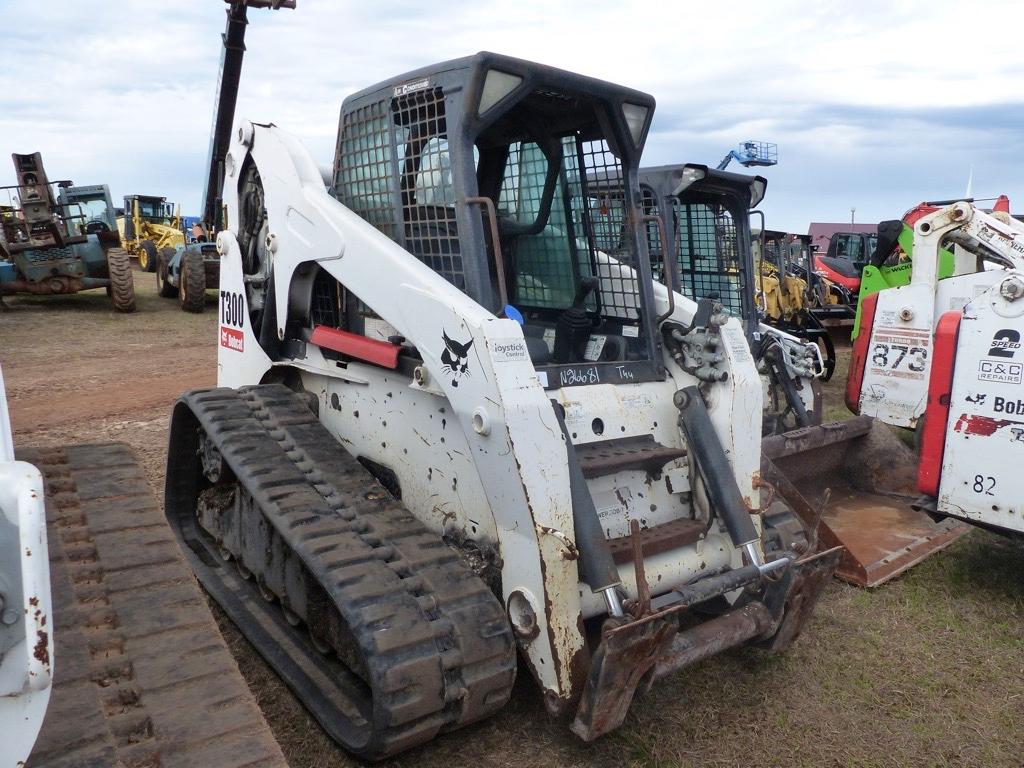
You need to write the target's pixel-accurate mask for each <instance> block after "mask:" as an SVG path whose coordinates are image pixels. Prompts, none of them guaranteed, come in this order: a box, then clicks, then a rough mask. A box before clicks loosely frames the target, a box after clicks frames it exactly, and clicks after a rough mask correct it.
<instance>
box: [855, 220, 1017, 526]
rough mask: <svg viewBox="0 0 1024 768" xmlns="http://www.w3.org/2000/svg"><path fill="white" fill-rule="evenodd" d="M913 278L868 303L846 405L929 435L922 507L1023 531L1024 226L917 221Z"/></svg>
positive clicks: (924, 438) (924, 440)
mask: <svg viewBox="0 0 1024 768" xmlns="http://www.w3.org/2000/svg"><path fill="white" fill-rule="evenodd" d="M942 247H953V252H954V260H955V266H954V274H953V276H951V277H948V278H945V279H941V280H940V279H939V276H938V261H939V250H940V248H942ZM911 269H912V274H911V282H910V284H909V285H905V286H900V287H897V288H889V289H886V290H883V291H880V292H878V293H877V294H874V295H872V296H870V297H868V298H866V299H865V306H864V309H863V313H862V321H861V332H860V336H859V337H858V338H857V341H856V343H855V345H854V352H853V358H852V360H851V364H850V378H849V379H848V381H847V393H846V396H847V404H848V405H849V406H850V408H851V409H858V410H859V411H860V412H861V413H862V414H866V415H870V416H873V417H875V418H877V419H879V420H881V421H884V422H886V423H889V424H894V425H898V426H905V427H911V428H916V429H918V430H920V432H921V453H920V459H919V464H918V468H917V469H918V478H917V479H918V489H919V490H920V491H921V492H922V493H923V494H925V498H924V499H923V500H922V501H921V502H920V506H921V508H923V509H925V510H927V511H929V512H930V513H931V514H933V515H935V516H936V517H940V518H942V517H949V518H955V519H961V520H965V521H967V522H969V523H973V524H975V525H978V526H981V527H984V528H991V529H994V530H999V531H1004V532H1014V533H1018V534H1019V533H1024V520H1022V513H1024V507H1022V505H1021V500H1022V499H1024V478H1022V475H1021V472H1020V467H1021V461H1022V460H1024V349H1022V344H1021V336H1022V334H1024V226H1022V225H1021V224H1020V222H1018V221H1016V220H1015V219H1012V218H1010V217H1009V216H1006V215H1002V216H1000V215H998V214H995V215H993V214H987V213H985V212H983V211H980V210H978V209H977V208H976V207H974V206H973V205H972V204H971V203H969V202H958V203H955V204H952V205H949V206H946V207H945V208H943V209H941V210H939V211H936V212H934V213H932V214H929V215H928V216H925V217H923V218H921V219H919V220H918V221H917V222H916V224H915V226H914V249H913V255H912V266H911Z"/></svg>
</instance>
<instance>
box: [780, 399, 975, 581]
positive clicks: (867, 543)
mask: <svg viewBox="0 0 1024 768" xmlns="http://www.w3.org/2000/svg"><path fill="white" fill-rule="evenodd" d="M761 456H762V465H761V476H762V478H763V479H764V480H766V481H767V482H768V483H769V484H770V485H771V486H772V487H774V488H775V491H776V493H777V494H779V495H780V496H781V497H782V498H783V499H785V501H786V502H787V503H788V504H789V505H790V506H791V507H792V508H793V510H794V511H795V512H796V514H797V515H799V516H800V518H801V519H802V520H803V521H804V522H805V523H806V524H807V525H809V526H811V527H812V528H813V527H814V526H817V530H818V533H817V537H818V541H817V544H818V546H819V547H825V548H829V547H835V546H841V547H843V548H844V549H845V553H844V555H843V557H842V560H841V561H840V563H839V567H838V568H837V569H836V576H838V577H839V578H841V579H843V580H844V581H848V582H850V583H851V584H856V585H858V586H861V587H875V586H878V585H879V584H882V583H884V582H886V581H888V580H889V579H891V578H893V577H894V576H897V575H899V574H901V573H903V572H904V571H905V570H907V569H908V568H910V567H911V566H914V565H916V564H917V563H919V562H921V561H922V560H924V559H925V558H926V557H928V556H929V555H931V554H934V553H935V552H938V551H939V550H941V549H944V548H945V547H948V546H949V545H950V544H952V543H953V542H954V541H956V540H957V539H958V538H960V537H961V536H963V535H964V534H965V533H967V532H968V531H969V530H970V527H969V526H967V525H964V524H963V523H961V522H959V521H955V520H951V519H946V520H942V521H940V522H936V521H934V520H933V519H932V518H931V517H929V516H928V514H926V513H925V512H921V511H917V510H915V509H914V508H913V506H912V505H913V504H914V502H915V501H916V500H917V499H918V498H919V496H920V494H919V493H918V492H917V487H916V477H917V460H916V457H915V456H914V453H913V451H911V450H910V449H909V448H908V447H907V446H906V445H904V444H903V442H901V441H900V439H899V438H898V437H896V435H894V434H893V433H892V431H891V430H890V429H889V428H888V427H887V426H886V425H884V424H882V423H880V422H876V421H875V420H874V419H872V418H869V417H867V416H858V417H856V418H853V419H851V420H849V421H841V422H834V423H831V424H823V425H821V426H817V427H805V428H803V429H797V430H793V431H792V432H787V433H785V434H782V435H773V436H771V437H766V438H765V439H764V440H763V441H762V443H761Z"/></svg>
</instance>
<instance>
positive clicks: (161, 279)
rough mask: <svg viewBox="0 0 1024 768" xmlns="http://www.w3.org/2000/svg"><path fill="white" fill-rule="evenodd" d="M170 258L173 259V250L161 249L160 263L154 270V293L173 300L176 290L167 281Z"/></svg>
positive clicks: (176, 293)
mask: <svg viewBox="0 0 1024 768" xmlns="http://www.w3.org/2000/svg"><path fill="white" fill-rule="evenodd" d="M172 258H174V249H173V248H163V249H161V251H160V263H159V265H158V266H157V268H156V292H157V293H158V294H160V295H161V296H162V297H163V298H165V299H173V298H174V297H175V296H177V295H178V288H177V287H176V286H174V285H172V284H171V283H169V282H168V281H167V275H168V272H169V271H170V264H171V259H172Z"/></svg>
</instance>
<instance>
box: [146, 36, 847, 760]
mask: <svg viewBox="0 0 1024 768" xmlns="http://www.w3.org/2000/svg"><path fill="white" fill-rule="evenodd" d="M653 108H654V100H653V98H651V97H650V96H648V95H646V94H643V93H640V92H637V91H633V90H630V89H627V88H623V87H620V86H615V85H612V84H609V83H605V82H601V81H597V80H593V79H590V78H586V77H583V76H580V75H575V74H572V73H569V72H564V71H560V70H556V69H552V68H549V67H544V66H540V65H537V64H532V63H530V62H525V61H521V60H517V59H512V58H508V57H504V56H499V55H495V54H490V53H481V54H477V55H475V56H472V57H469V58H465V59H460V60H456V61H451V62H446V63H444V64H440V65H436V66H433V67H429V68H425V69H422V70H419V71H416V72H413V73H410V74H408V75H405V76H403V77H400V78H396V79H394V80H392V81H388V82H385V83H382V84H380V85H378V86H375V87H373V88H370V89H368V90H366V91H363V92H361V93H359V94H356V95H355V96H352V97H350V98H348V99H347V100H346V101H345V103H344V104H343V106H342V111H341V126H340V130H339V135H338V142H337V152H336V156H335V162H334V168H333V171H332V173H331V177H330V178H329V179H328V180H327V183H329V184H330V187H331V188H330V191H328V190H327V189H325V178H324V176H323V175H321V171H320V170H319V168H318V166H317V165H316V163H315V162H314V161H313V159H312V158H311V157H310V155H309V153H308V152H307V151H306V149H305V148H304V147H303V146H302V145H301V144H300V143H299V142H298V141H297V140H296V139H294V138H292V137H291V136H289V135H288V134H287V133H286V132H284V131H282V130H280V129H279V128H277V127H275V126H273V125H269V124H254V123H250V122H244V121H243V122H241V124H240V125H239V126H238V128H237V131H236V134H235V136H234V139H233V141H232V143H231V146H230V149H229V152H228V154H227V158H226V162H225V169H226V176H225V185H224V200H225V203H226V206H227V209H228V217H227V220H228V221H230V222H231V228H230V230H227V231H224V232H222V233H220V235H219V236H218V240H217V245H218V249H219V251H220V253H221V265H222V266H221V292H220V296H221V299H220V323H219V350H218V351H219V357H218V383H219V385H220V388H218V389H212V390H203V391H193V392H188V393H186V394H185V395H183V397H182V399H181V400H180V401H179V403H178V404H177V405H176V407H175V410H174V412H173V415H172V422H171V436H170V450H169V457H168V469H167V487H166V511H167V515H168V518H169V520H170V521H171V524H172V526H173V527H174V528H175V530H176V531H177V533H178V535H179V537H180V540H181V542H182V544H183V549H184V550H185V551H186V554H187V555H188V556H189V558H190V560H191V562H192V565H193V567H194V569H195V570H196V572H197V574H198V576H199V578H200V580H201V581H202V582H203V584H204V586H205V587H206V589H207V590H208V591H209V592H210V593H211V595H212V596H213V597H214V598H215V599H216V600H217V601H218V602H219V603H220V604H221V605H222V606H223V607H224V609H225V610H226V611H227V613H228V614H229V615H230V616H231V617H232V619H233V620H234V621H235V622H236V623H237V624H238V625H239V626H240V627H241V629H242V631H243V632H244V633H245V635H246V636H247V637H248V638H249V640H250V641H251V642H252V643H253V644H254V645H255V646H256V647H257V649H259V650H260V652H261V653H262V654H263V655H264V656H265V657H266V658H267V660H268V661H269V662H270V663H271V664H272V665H273V666H274V668H275V669H276V670H277V672H278V673H279V674H280V675H281V676H282V678H283V679H284V680H285V681H286V682H287V683H288V685H290V686H291V687H292V688H293V689H294V690H295V691H296V693H297V695H298V696H299V698H300V699H301V700H302V701H303V702H304V703H305V704H306V706H307V707H309V709H310V710H311V711H312V713H313V714H314V716H315V717H316V718H317V719H318V721H319V722H320V723H321V725H322V726H323V727H324V728H325V729H326V730H327V732H328V733H329V734H330V735H331V736H332V737H333V738H335V739H336V740H337V741H338V742H340V743H341V744H342V745H344V746H345V747H346V748H347V749H349V750H351V751H352V752H354V753H356V754H358V755H360V756H363V757H366V758H371V759H379V758H382V757H384V756H387V755H389V754H393V753H395V752H398V751H400V750H402V749H406V748H408V747H411V746H414V745H416V744H419V743H422V742H424V741H427V740H429V739H431V738H433V737H434V736H435V735H437V734H439V733H442V732H445V731H448V730H452V729H455V728H458V727H460V726H462V725H465V724H467V723H469V722H472V721H474V720H478V719H480V718H483V717H486V716H487V715H489V714H491V713H493V712H495V711H496V710H498V709H499V708H500V707H502V706H503V705H504V704H505V702H506V701H507V700H508V698H509V695H510V693H511V688H512V683H513V679H514V675H515V670H516V652H517V650H518V653H519V655H520V656H521V657H522V659H523V660H524V661H525V664H526V666H527V667H528V668H529V670H530V673H531V675H532V677H533V678H534V679H535V680H536V682H537V684H538V685H539V686H540V687H541V689H542V690H543V693H544V701H545V704H546V707H547V709H548V710H549V711H550V712H551V713H552V714H555V715H558V714H562V713H573V712H574V713H575V720H574V723H573V726H572V728H573V731H574V732H575V733H577V734H578V735H579V736H580V737H582V738H584V739H587V740H590V739H594V738H597V737H598V736H600V735H602V734H604V733H606V732H608V731H610V730H613V729H614V728H616V727H618V726H619V725H620V724H621V723H622V721H623V719H624V717H625V715H626V712H627V710H628V708H629V705H630V702H631V700H632V698H633V695H634V692H635V691H637V690H638V689H640V688H643V687H644V686H646V685H647V684H648V683H649V682H650V681H651V680H653V679H654V678H658V677H661V676H663V675H665V674H668V673H669V672H671V671H673V670H676V669H679V668H681V667H683V666H685V665H688V664H691V663H694V662H697V661H699V660H701V659H703V658H706V657H708V656H710V655H713V654H715V653H718V652H720V651H722V650H724V649H726V648H729V647H732V646H735V645H738V644H741V643H747V642H753V643H756V644H759V645H761V646H764V647H766V648H768V649H770V650H781V649H783V648H785V647H786V646H788V645H789V643H791V642H792V640H793V639H794V638H795V637H796V635H797V634H798V632H799V631H800V629H801V627H802V625H803V624H804V621H805V620H806V618H807V616H808V615H809V614H810V613H811V612H812V611H813V608H814V605H815V603H816V600H817V597H818V595H819V593H820V591H821V589H822V588H823V585H824V584H825V583H826V582H827V581H828V579H829V578H830V576H831V575H832V573H833V571H834V569H835V565H836V562H837V560H838V557H839V554H840V553H839V552H838V550H835V549H832V550H828V551H826V552H823V553H818V554H812V553H810V552H807V551H806V550H807V549H808V542H807V540H806V537H805V535H804V533H803V531H802V529H801V527H800V525H799V523H797V521H796V519H795V518H794V517H793V516H792V515H788V514H786V513H785V512H784V511H783V512H782V513H778V512H779V511H778V507H777V505H775V506H773V507H772V509H771V510H770V511H769V513H768V514H765V515H764V516H763V517H762V515H761V514H760V513H761V512H762V510H761V501H760V488H759V487H758V486H759V470H760V461H761V454H760V442H761V415H762V390H761V381H760V378H759V375H758V371H757V367H756V365H755V362H754V359H753V357H752V356H751V353H750V350H749V347H748V345H747V340H746V338H745V336H744V331H743V327H742V326H741V324H740V322H739V321H738V320H736V319H732V318H729V317H728V316H727V315H725V314H723V313H721V312H717V311H714V310H715V307H714V306H713V304H712V302H711V301H709V300H704V301H702V302H694V301H692V300H690V299H688V298H686V297H684V296H683V295H681V294H679V293H677V292H674V291H670V290H668V289H666V287H665V286H664V285H661V284H659V283H657V282H656V281H655V280H653V279H652V277H651V272H650V261H649V259H648V256H647V252H646V246H645V242H644V239H643V236H642V234H641V231H640V230H641V228H642V226H643V225H642V224H641V221H642V213H641V207H640V205H639V201H638V200H637V199H636V193H635V192H634V190H635V189H637V188H638V185H637V183H636V173H637V167H638V162H639V158H640V153H641V150H642V148H643V143H644V139H645V137H646V134H647V130H648V127H649V125H650V120H651V116H652V113H653ZM612 175H617V176H618V178H624V179H626V180H627V182H628V183H626V184H625V185H619V187H618V190H619V191H618V192H617V193H616V194H617V195H618V197H617V199H615V200H609V199H608V197H607V193H606V192H607V191H605V194H599V193H598V192H597V191H595V190H593V189H591V188H590V184H591V180H592V179H594V178H600V177H602V176H604V177H605V178H608V177H610V176H612ZM613 206H618V207H619V208H620V209H621V210H623V211H625V212H626V215H625V221H626V227H625V229H624V231H623V236H622V237H621V238H620V239H619V240H618V241H617V242H616V243H614V247H612V246H611V245H607V244H605V245H604V247H598V244H597V243H598V238H597V232H598V227H599V226H600V224H601V216H602V215H603V213H604V212H605V211H607V210H608V208H609V207H613ZM698 606H699V607H700V609H701V610H700V611H692V610H691V609H693V608H695V607H698ZM684 614H685V615H686V617H687V622H686V623H685V624H684V623H681V617H682V616H683V615H684Z"/></svg>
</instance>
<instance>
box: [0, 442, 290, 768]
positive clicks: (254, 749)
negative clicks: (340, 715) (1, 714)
mask: <svg viewBox="0 0 1024 768" xmlns="http://www.w3.org/2000/svg"><path fill="white" fill-rule="evenodd" d="M18 458H19V459H22V460H24V461H30V462H32V463H33V464H35V465H36V466H37V467H39V469H40V471H41V472H42V473H43V476H44V478H45V483H46V517H47V534H48V539H49V542H48V543H49V550H50V575H51V583H52V591H53V613H54V618H55V622H56V638H55V640H56V647H55V650H54V668H55V685H54V690H53V694H52V696H51V698H50V706H49V709H48V711H47V714H46V719H45V721H44V723H43V728H42V731H41V733H40V735H39V739H38V741H37V742H36V745H35V749H34V750H33V752H32V755H31V757H30V758H29V761H28V765H29V766H30V768H43V766H46V768H62V767H63V766H68V768H71V766H75V767H76V768H83V767H92V766H95V767H96V768H99V767H100V766H115V765H116V766H127V767H130V768H134V767H137V768H155V767H156V766H162V768H172V766H182V768H184V767H185V766H229V767H235V768H241V767H242V766H246V767H247V768H256V766H260V767H261V768H270V767H271V766H282V767H283V766H286V765H287V764H286V762H285V760H284V757H283V756H282V754H281V751H280V748H279V747H278V745H277V743H276V742H275V741H274V737H273V736H272V734H271V732H270V729H269V727H268V726H267V723H266V721H265V720H264V719H263V715H262V713H261V712H260V710H259V708H258V707H257V705H256V702H255V700H254V698H253V696H252V694H251V693H250V692H249V690H248V688H247V687H246V684H245V681H244V680H243V679H242V676H241V674H240V673H239V671H238V667H237V666H236V664H235V661H234V659H233V658H232V656H231V653H230V652H229V651H228V649H227V646H226V645H225V643H224V640H223V638H222V637H221V635H220V632H219V631H218V630H217V625H216V623H215V622H214V619H213V616H212V614H211V613H210V610H209V608H208V607H207V604H206V600H205V598H204V597H203V595H202V593H201V592H200V590H199V585H198V584H196V582H195V579H194V578H193V577H192V574H191V573H190V572H189V569H188V566H187V565H186V563H185V561H184V560H183V558H182V556H181V551H180V550H179V549H178V547H177V545H176V544H175V541H174V537H173V536H172V534H171V531H170V529H169V528H168V527H167V523H166V521H165V520H164V517H163V515H162V514H161V512H160V509H159V507H158V506H157V505H156V502H155V501H154V499H153V496H152V494H151V493H150V492H149V489H148V488H147V486H146V482H145V479H144V476H143V473H142V471H141V469H140V468H139V466H138V465H137V463H136V461H135V458H134V456H133V455H132V453H131V451H130V450H129V449H128V448H127V447H126V446H124V445H116V444H111V445H90V446H75V447H71V448H66V449H53V450H25V451H20V452H19V455H18Z"/></svg>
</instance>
